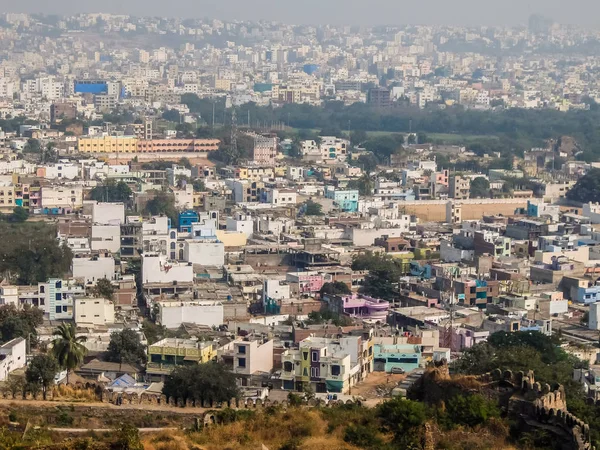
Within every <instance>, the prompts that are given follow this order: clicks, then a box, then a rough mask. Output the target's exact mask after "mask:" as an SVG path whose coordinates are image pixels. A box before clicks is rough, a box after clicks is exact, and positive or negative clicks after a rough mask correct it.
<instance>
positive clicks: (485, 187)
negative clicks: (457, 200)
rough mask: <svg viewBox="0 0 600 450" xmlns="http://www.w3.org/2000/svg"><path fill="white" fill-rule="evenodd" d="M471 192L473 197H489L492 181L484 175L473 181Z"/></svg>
mask: <svg viewBox="0 0 600 450" xmlns="http://www.w3.org/2000/svg"><path fill="white" fill-rule="evenodd" d="M470 194H471V197H472V198H487V197H489V196H490V182H489V181H488V180H487V179H486V178H483V177H477V178H475V179H474V180H473V181H471V190H470Z"/></svg>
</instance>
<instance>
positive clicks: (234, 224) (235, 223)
mask: <svg viewBox="0 0 600 450" xmlns="http://www.w3.org/2000/svg"><path fill="white" fill-rule="evenodd" d="M227 231H241V232H243V233H244V234H245V235H246V236H247V237H249V238H250V237H252V234H253V233H254V221H253V220H252V219H247V220H236V219H234V218H233V217H228V218H227Z"/></svg>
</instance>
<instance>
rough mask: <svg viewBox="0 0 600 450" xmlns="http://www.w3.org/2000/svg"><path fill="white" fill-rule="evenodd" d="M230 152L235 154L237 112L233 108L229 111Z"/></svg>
mask: <svg viewBox="0 0 600 450" xmlns="http://www.w3.org/2000/svg"><path fill="white" fill-rule="evenodd" d="M231 153H232V154H234V155H235V154H237V114H236V113H235V108H232V112H231Z"/></svg>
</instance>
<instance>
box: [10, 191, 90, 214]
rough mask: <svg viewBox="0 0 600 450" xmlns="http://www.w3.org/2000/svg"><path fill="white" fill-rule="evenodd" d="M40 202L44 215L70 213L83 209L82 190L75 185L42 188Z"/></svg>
mask: <svg viewBox="0 0 600 450" xmlns="http://www.w3.org/2000/svg"><path fill="white" fill-rule="evenodd" d="M0 190H1V188H0ZM40 200H41V207H42V213H44V214H61V213H64V212H72V211H75V210H79V209H81V208H82V207H83V188H82V187H81V186H75V185H72V186H43V187H42V189H41V198H40Z"/></svg>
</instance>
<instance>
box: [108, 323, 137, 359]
mask: <svg viewBox="0 0 600 450" xmlns="http://www.w3.org/2000/svg"><path fill="white" fill-rule="evenodd" d="M106 360H107V361H112V362H118V363H127V364H134V365H143V364H145V363H146V348H145V347H144V346H143V345H142V342H141V340H140V336H139V335H138V334H137V333H136V332H135V331H134V330H131V329H129V328H124V329H123V330H121V331H115V332H113V333H112V334H111V335H110V342H109V344H108V351H107V352H106Z"/></svg>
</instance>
